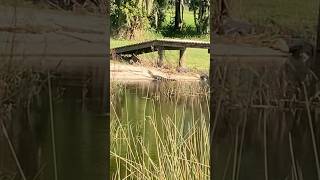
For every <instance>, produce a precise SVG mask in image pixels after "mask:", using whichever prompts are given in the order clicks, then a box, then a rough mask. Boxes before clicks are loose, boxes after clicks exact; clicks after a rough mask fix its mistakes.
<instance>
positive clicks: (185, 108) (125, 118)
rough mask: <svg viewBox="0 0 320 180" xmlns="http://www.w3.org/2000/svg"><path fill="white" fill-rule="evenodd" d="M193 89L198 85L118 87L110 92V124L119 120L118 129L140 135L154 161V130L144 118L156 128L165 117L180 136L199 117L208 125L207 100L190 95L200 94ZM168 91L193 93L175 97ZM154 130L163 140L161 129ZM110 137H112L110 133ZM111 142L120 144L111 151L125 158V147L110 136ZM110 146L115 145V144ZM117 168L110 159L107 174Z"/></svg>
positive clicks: (128, 85) (114, 162) (199, 96)
mask: <svg viewBox="0 0 320 180" xmlns="http://www.w3.org/2000/svg"><path fill="white" fill-rule="evenodd" d="M195 86H196V87H200V86H201V85H199V84H198V83H194V84H184V85H183V84H175V83H172V84H171V85H168V84H167V85H166V84H159V83H146V84H125V85H122V86H119V87H117V88H115V90H114V96H115V97H114V98H113V99H112V105H111V121H113V122H116V121H118V120H119V121H120V124H121V125H122V126H130V127H131V129H133V132H132V133H133V134H134V136H136V137H138V136H140V138H141V139H142V140H143V142H144V143H146V144H147V146H148V147H149V151H150V152H149V154H150V156H151V158H152V159H153V161H154V162H157V153H156V152H157V149H156V147H157V144H156V143H157V142H156V141H155V139H156V137H155V132H154V131H155V129H154V128H153V127H152V126H151V125H150V123H148V121H150V120H148V118H154V119H156V123H157V124H158V125H159V127H163V123H164V122H163V120H164V119H165V118H167V117H168V118H172V119H173V121H174V123H175V125H176V127H177V128H178V129H179V132H181V133H182V135H185V134H186V133H187V132H188V130H189V129H190V128H192V126H194V125H195V124H196V122H197V121H200V120H201V119H200V117H201V116H204V117H203V119H202V120H205V121H206V123H208V120H209V112H208V98H207V96H206V95H205V93H204V94H202V95H199V94H197V95H194V94H196V93H197V92H200V91H201V90H200V91H198V90H199V89H197V90H192V88H193V87H195ZM171 88H173V89H175V88H182V89H183V88H184V89H185V92H192V91H193V93H194V94H193V95H191V94H188V93H186V94H185V95H179V94H176V95H177V96H175V95H174V93H175V92H174V91H175V90H173V89H171ZM203 88H205V87H203ZM202 92H204V91H202ZM111 126H119V124H117V123H111ZM171 126H173V125H171ZM114 128H116V127H114ZM111 129H113V128H111ZM157 131H158V132H159V134H160V136H161V137H163V139H165V136H166V134H165V133H166V132H165V131H164V130H163V129H162V128H159V129H157ZM111 135H114V134H112V133H111ZM114 136H115V135H114ZM111 140H112V141H119V142H120V144H121V143H122V146H121V148H119V147H115V146H116V145H114V147H113V145H112V146H111V151H115V152H114V153H117V154H118V155H120V156H123V157H125V155H126V153H127V152H126V150H125V149H126V146H127V144H126V143H125V142H123V141H121V140H119V139H116V138H115V137H111ZM113 143H114V144H116V143H115V142H113ZM137 151H138V153H139V151H142V150H141V149H137ZM140 153H142V152H140ZM117 168H119V167H117V165H116V160H115V158H114V157H113V156H111V174H113V173H115V172H116V171H117Z"/></svg>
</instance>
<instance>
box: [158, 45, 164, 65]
mask: <svg viewBox="0 0 320 180" xmlns="http://www.w3.org/2000/svg"><path fill="white" fill-rule="evenodd" d="M158 54H159V59H158V63H157V64H158V67H162V65H163V58H164V50H163V48H158Z"/></svg>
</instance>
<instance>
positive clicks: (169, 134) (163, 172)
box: [110, 86, 210, 179]
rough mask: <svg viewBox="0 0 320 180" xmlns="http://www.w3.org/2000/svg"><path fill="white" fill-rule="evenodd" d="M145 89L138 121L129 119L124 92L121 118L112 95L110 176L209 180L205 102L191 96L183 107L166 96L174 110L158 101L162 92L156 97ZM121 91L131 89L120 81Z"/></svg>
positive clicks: (175, 98)
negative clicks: (167, 111)
mask: <svg viewBox="0 0 320 180" xmlns="http://www.w3.org/2000/svg"><path fill="white" fill-rule="evenodd" d="M147 89H149V90H148V92H147V94H148V95H147V96H146V97H145V100H144V104H143V103H142V104H139V107H140V108H141V109H142V111H143V112H145V113H144V114H143V115H141V116H139V117H140V118H141V119H139V120H138V121H139V123H137V124H136V123H133V122H131V120H130V117H131V116H132V115H133V114H130V113H131V112H130V111H128V110H127V108H128V101H127V97H126V95H124V102H123V106H125V107H123V108H124V109H125V110H124V111H122V112H125V113H127V114H126V115H125V118H123V116H122V117H120V116H118V115H119V113H117V110H116V105H115V102H116V101H115V99H113V100H112V102H111V152H110V153H111V161H112V163H111V164H112V165H113V166H114V170H112V179H209V177H210V176H209V175H210V174H209V170H210V168H209V159H210V156H209V150H210V149H209V126H208V111H207V109H208V107H203V105H202V104H201V103H196V101H195V100H191V101H190V102H188V103H184V105H182V106H181V105H179V100H178V99H179V97H178V96H179V95H177V96H175V97H173V99H171V100H170V101H171V105H172V106H170V107H169V109H171V110H172V113H166V112H165V110H164V108H166V107H164V106H166V105H161V103H159V102H160V101H162V100H163V99H165V98H166V97H165V96H162V99H160V100H159V99H158V98H155V96H156V93H155V94H153V95H150V94H151V93H150V92H151V90H150V87H149V86H148V87H147ZM178 89H179V88H178ZM122 91H123V92H128V91H129V90H128V89H127V87H125V86H123V88H122ZM152 91H153V92H154V90H152ZM161 92H165V88H162V89H161ZM199 96H200V95H198V97H199ZM203 96H207V95H203ZM207 99H208V98H207ZM188 104H189V105H190V107H188V106H189V105H188ZM204 104H205V106H208V104H209V103H208V102H207V103H204ZM167 108H168V107H167ZM197 108H198V109H200V111H199V110H198V109H197ZM196 109H197V110H196ZM186 116H190V118H189V120H188V121H186V120H185V117H186Z"/></svg>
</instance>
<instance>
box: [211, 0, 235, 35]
mask: <svg viewBox="0 0 320 180" xmlns="http://www.w3.org/2000/svg"><path fill="white" fill-rule="evenodd" d="M230 4H231V0H215V4H214V5H213V6H214V14H213V16H214V22H213V27H214V29H213V30H214V31H216V32H219V31H220V27H221V25H222V23H223V21H222V20H223V17H230V10H231V9H230Z"/></svg>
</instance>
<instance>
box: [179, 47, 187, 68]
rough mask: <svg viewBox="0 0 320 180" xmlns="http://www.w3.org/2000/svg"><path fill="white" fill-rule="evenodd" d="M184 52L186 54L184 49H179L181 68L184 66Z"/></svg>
mask: <svg viewBox="0 0 320 180" xmlns="http://www.w3.org/2000/svg"><path fill="white" fill-rule="evenodd" d="M185 52H186V48H183V49H180V56H179V67H183V65H184V57H185Z"/></svg>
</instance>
